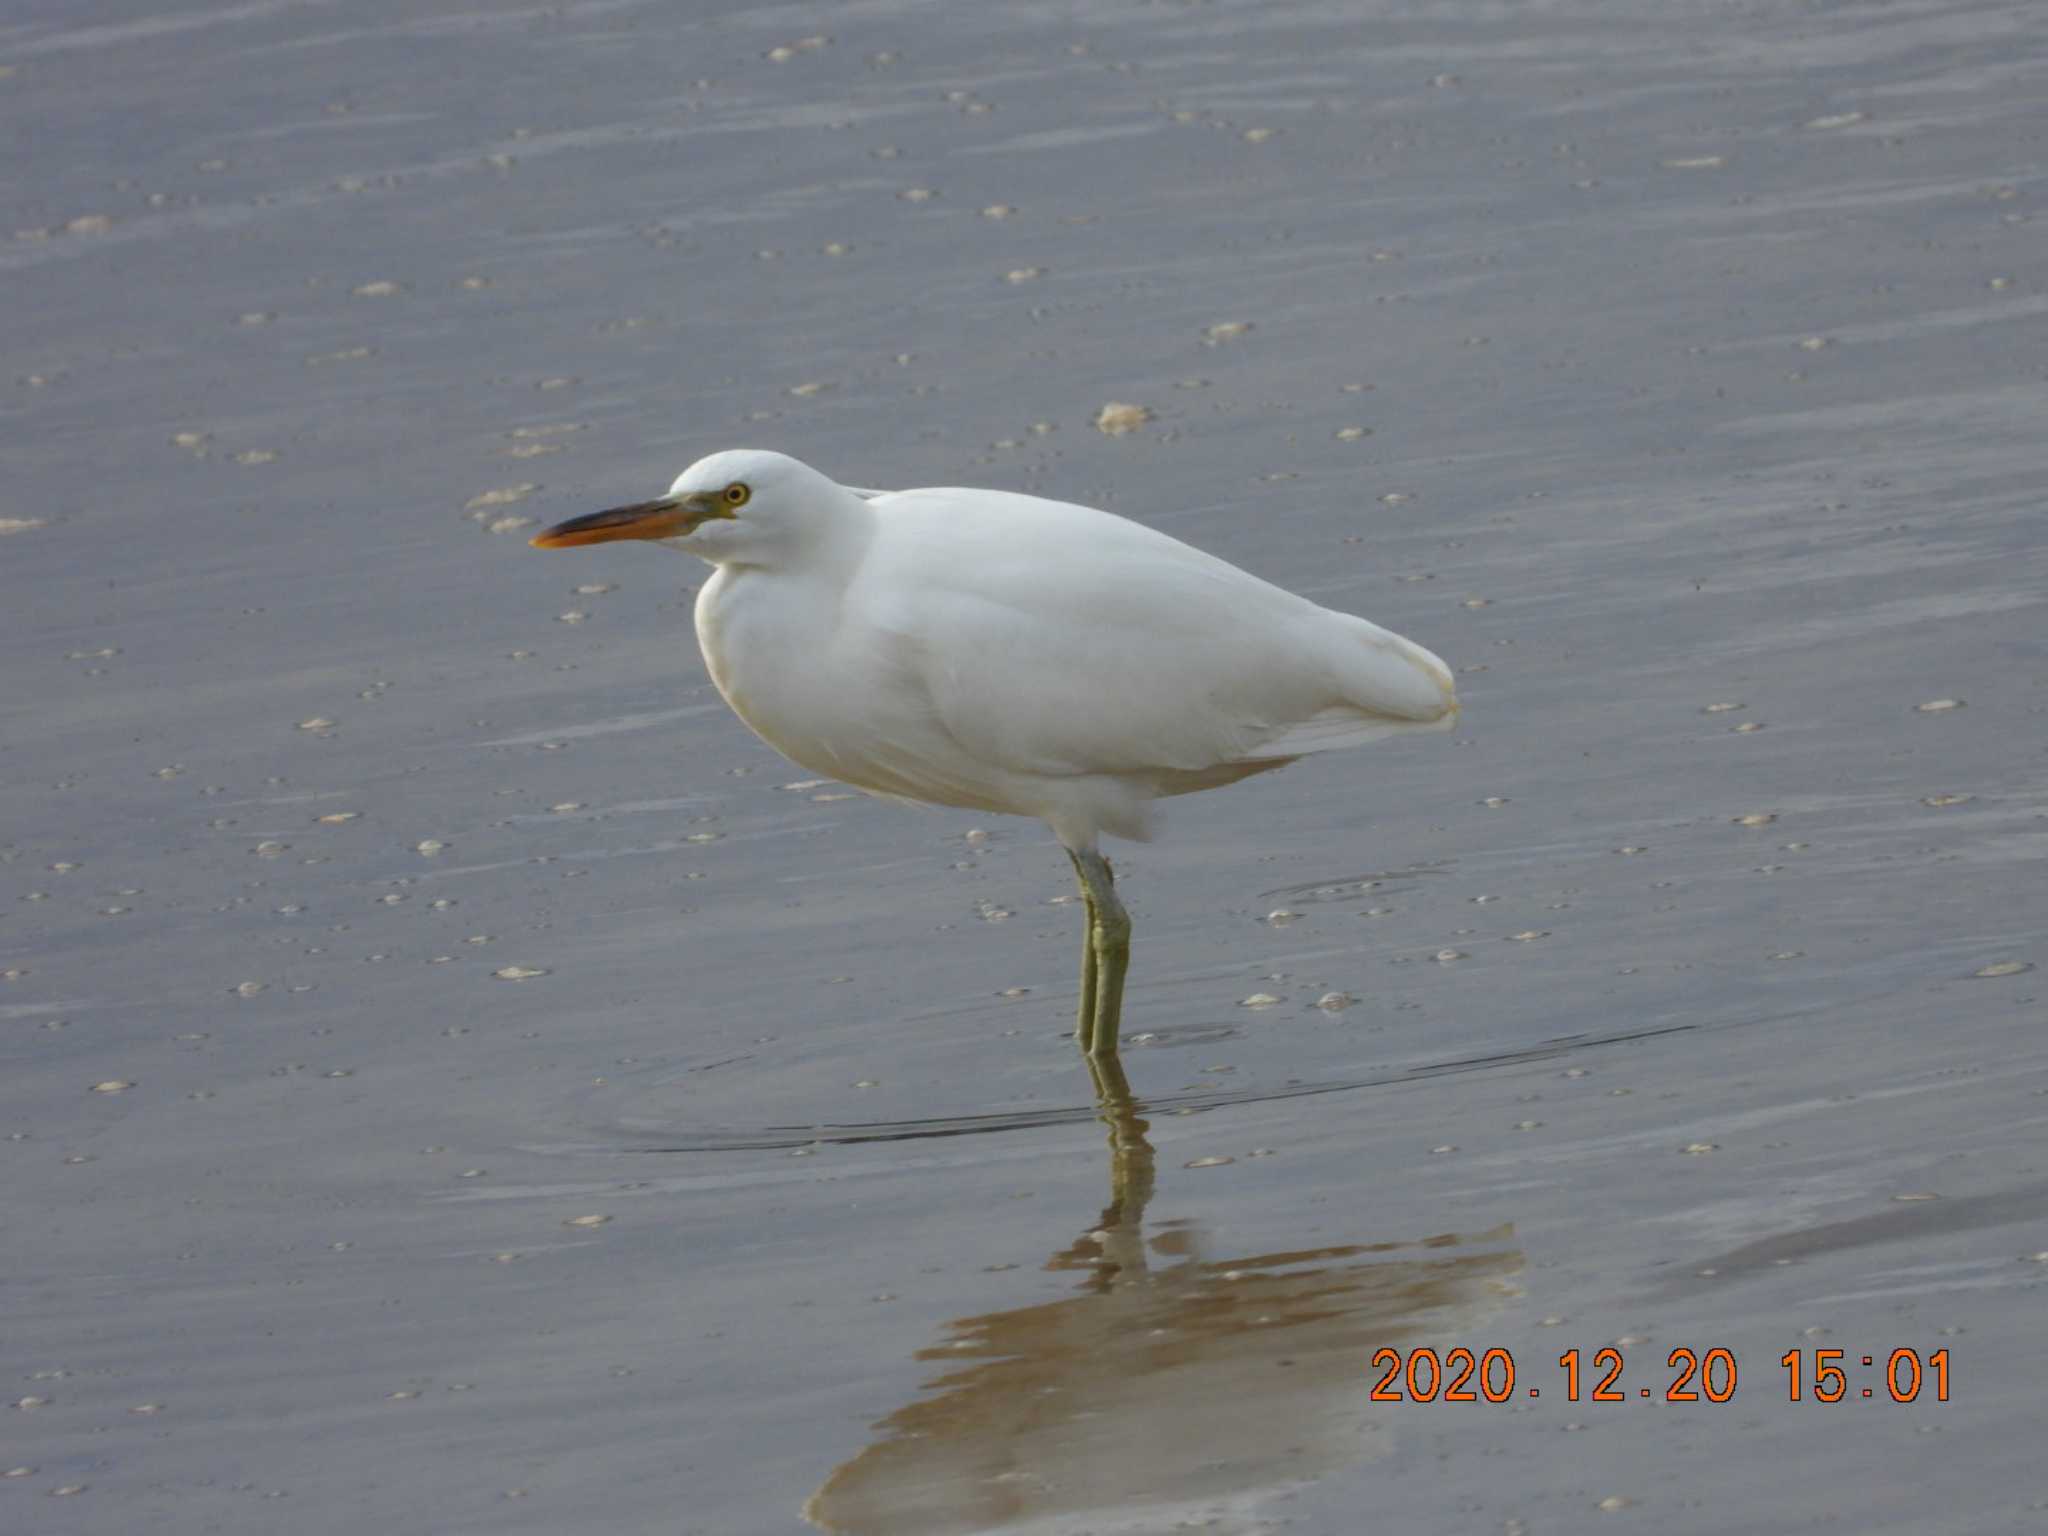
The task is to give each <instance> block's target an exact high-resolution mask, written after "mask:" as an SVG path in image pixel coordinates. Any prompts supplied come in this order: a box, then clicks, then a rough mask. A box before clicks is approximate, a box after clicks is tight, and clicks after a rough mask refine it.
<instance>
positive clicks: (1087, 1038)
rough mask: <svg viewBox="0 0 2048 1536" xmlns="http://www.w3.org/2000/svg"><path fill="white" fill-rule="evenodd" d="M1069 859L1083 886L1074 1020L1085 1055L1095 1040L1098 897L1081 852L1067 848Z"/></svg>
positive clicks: (1082, 1051)
mask: <svg viewBox="0 0 2048 1536" xmlns="http://www.w3.org/2000/svg"><path fill="white" fill-rule="evenodd" d="M1067 858H1068V859H1069V860H1071V861H1072V863H1073V866H1074V879H1075V881H1076V883H1078V884H1079V885H1080V887H1081V1012H1080V1016H1079V1017H1078V1018H1077V1019H1076V1020H1075V1021H1074V1043H1075V1044H1076V1045H1078V1046H1080V1047H1081V1054H1082V1055H1084V1056H1085V1055H1087V1054H1088V1048H1089V1047H1090V1046H1091V1045H1093V1044H1094V1043H1095V897H1094V895H1093V894H1092V893H1091V892H1090V891H1089V889H1088V877H1087V876H1086V875H1084V874H1083V873H1081V857H1080V855H1079V854H1077V853H1075V852H1074V851H1073V850H1072V849H1068V850H1067Z"/></svg>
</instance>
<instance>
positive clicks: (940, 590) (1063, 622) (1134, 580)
mask: <svg viewBox="0 0 2048 1536" xmlns="http://www.w3.org/2000/svg"><path fill="white" fill-rule="evenodd" d="M942 498H954V499H953V500H951V501H946V500H943V499H942ZM984 498H986V499H984ZM1019 503H1021V504H1022V505H1018V504H1019ZM899 511H900V512H903V513H905V514H907V515H904V516H903V517H901V519H900V520H899V519H898V517H897V516H896V513H898V512H899ZM883 528H884V530H885V531H884V535H883V537H881V538H880V539H879V540H878V542H877V546H876V549H875V551H874V552H873V553H871V555H870V556H869V562H868V568H866V569H864V570H863V573H862V578H861V580H860V581H859V582H857V584H856V590H855V594H854V595H855V599H856V600H855V602H854V604H853V605H852V610H851V611H853V612H854V613H855V614H857V615H858V616H859V618H860V620H861V621H862V622H864V623H867V624H870V625H872V626H873V628H874V630H875V631H876V632H878V633H882V634H886V635H887V636H888V637H889V643H890V644H891V645H892V646H893V647H895V648H896V649H897V650H898V653H899V654H900V655H901V657H902V658H903V669H904V672H905V673H906V674H907V675H910V676H914V677H915V678H916V680H917V683H918V686H919V687H920V688H921V689H922V691H923V693H924V695H925V697H926V699H927V700H928V707H929V709H930V710H931V712H932V714H933V715H934V716H935V718H936V720H937V722H938V723H939V724H940V725H942V726H943V728H944V730H945V731H946V733H947V734H948V736H950V737H951V738H952V739H953V740H954V741H956V742H958V743H959V745H960V746H961V747H962V749H963V750H965V751H966V752H968V753H971V754H972V755H973V756H974V758H975V759H977V760H978V761H981V762H984V763H988V764H990V765H992V766H995V767H999V768H1002V769H1004V770H1006V771H1009V772H1014V773H1031V774H1045V775H1069V774H1124V775H1154V776H1160V775H1166V776H1173V775H1187V774H1198V775H1199V774H1203V773H1205V772H1206V771H1207V770H1210V769H1214V768H1216V767H1218V766H1219V765H1223V764H1232V763H1246V762H1252V761H1257V760H1262V759H1271V758H1284V757H1294V756H1299V755H1301V754H1303V753H1306V752H1315V751H1323V750H1327V749H1329V748H1331V747H1338V746H1349V745H1352V744H1354V743H1356V742H1358V741H1363V740H1371V739H1373V738H1375V737H1376V736H1380V735H1386V734H1389V733H1391V732H1393V731H1398V730H1403V729H1414V728H1416V727H1417V726H1419V725H1427V724H1434V723H1437V722H1439V721H1445V722H1446V723H1447V719H1448V715H1449V713H1450V711H1451V709H1452V708H1453V707H1454V706H1453V704H1452V703H1451V702H1449V701H1450V699H1451V695H1450V692H1449V673H1448V671H1445V670H1443V668H1442V664H1441V663H1440V662H1437V661H1436V659H1435V658H1434V657H1432V656H1430V655H1429V653H1428V652H1426V651H1423V650H1422V649H1421V648H1420V647H1419V646H1414V645H1411V644H1410V643H1409V642H1407V641H1404V640H1402V639H1401V638H1400V637H1399V636H1396V635H1392V634H1390V633H1388V632H1387V631H1385V630H1382V629H1379V628H1378V627H1377V626H1375V625H1372V624H1368V623H1366V621H1364V620H1362V619H1355V618H1352V617H1351V616H1349V615H1346V614H1337V613H1332V612H1330V611H1329V610H1327V609H1323V608H1319V607H1317V606H1316V605H1315V604H1313V603H1311V602H1309V601H1308V600H1307V599H1305V598H1301V597H1297V596H1295V595H1294V594H1292V593H1289V592H1286V591H1283V590H1282V589H1280V588H1278V587H1275V586H1272V585H1271V584H1269V583H1267V582H1264V581H1261V580H1259V579H1258V578H1257V577H1254V576H1252V575H1250V574H1249V573H1247V572H1245V571H1241V570H1239V569H1237V568H1236V567H1234V566H1231V565H1228V564H1226V563H1225V562H1223V561H1221V560H1217V559H1215V558H1214V557H1212V556H1209V555H1206V554H1203V553H1202V552H1201V551H1199V550H1196V549H1193V548H1191V547H1190V546H1188V545H1185V544H1182V543H1180V542H1179V541H1178V540H1176V539H1172V538H1169V537H1167V536H1166V535H1164V534H1159V533H1156V532H1154V531H1152V530H1150V529H1147V528H1145V527H1143V526H1142V525H1140V524H1137V523H1133V522H1130V521H1129V520H1127V519H1123V518H1118V517H1114V516H1112V515H1111V514H1108V513H1102V512H1096V511H1093V510H1091V509H1088V508H1083V507H1070V506H1067V505H1066V504H1064V503H1057V502H1044V501H1039V500H1037V499H1035V498H1028V497H1008V496H1002V495H1000V494H999V493H993V492H914V493H906V494H905V495H902V496H899V497H894V498H890V500H889V501H888V502H887V503H885V504H884V518H883ZM1428 663H1434V665H1435V668H1436V671H1437V673H1438V674H1440V678H1441V681H1440V682H1439V681H1438V680H1436V679H1435V678H1432V677H1431V676H1430V675H1429V670H1428V665H1427V664H1428ZM1219 782H1220V781H1219Z"/></svg>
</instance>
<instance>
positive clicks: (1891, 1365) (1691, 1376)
mask: <svg viewBox="0 0 2048 1536" xmlns="http://www.w3.org/2000/svg"><path fill="white" fill-rule="evenodd" d="M1778 1366H1779V1368H1780V1369H1781V1370H1783V1371H1784V1372H1785V1385H1786V1396H1787V1398H1788V1399H1789V1400H1790V1401H1792V1402H1795V1403H1803V1402H1817V1403H1839V1402H1842V1401H1844V1400H1859V1399H1860V1400H1863V1401H1872V1402H1874V1401H1879V1400H1883V1399H1888V1400H1890V1401H1891V1402H1894V1403H1912V1402H1917V1401H1919V1400H1920V1399H1921V1397H1922V1396H1930V1397H1932V1398H1933V1399H1934V1401H1936V1402H1939V1403H1945V1402H1947V1401H1948V1390H1949V1382H1948V1368H1949V1353H1948V1351H1947V1350H1946V1349H1937V1350H1935V1351H1934V1352H1933V1353H1932V1354H1929V1355H1927V1356H1925V1357H1924V1358H1923V1357H1922V1355H1921V1353H1920V1351H1918V1350H1917V1349H1894V1350H1892V1351H1891V1352H1890V1354H1889V1355H1887V1356H1883V1357H1880V1356H1878V1355H1875V1354H1869V1355H1865V1354H1857V1355H1854V1356H1851V1354H1850V1353H1849V1351H1847V1350H1841V1349H1788V1350H1786V1351H1785V1353H1784V1354H1783V1355H1782V1356H1780V1357H1779V1360H1778ZM1557 1368H1558V1371H1559V1372H1560V1373H1561V1379H1558V1380H1556V1381H1555V1384H1554V1385H1553V1387H1552V1391H1553V1393H1554V1394H1555V1395H1556V1396H1557V1397H1561V1398H1563V1399H1564V1401H1566V1402H1568V1403H1579V1402H1591V1403H1626V1402H1630V1401H1644V1400H1656V1401H1661V1402H1666V1403H1699V1402H1707V1403H1725V1402H1729V1401H1731V1400H1733V1398H1734V1396H1735V1389H1736V1386H1737V1385H1738V1383H1739V1382H1740V1380H1741V1372H1740V1371H1739V1369H1738V1368H1737V1366H1736V1362H1735V1353H1734V1351H1732V1350H1728V1349H1718V1348H1717V1349H1706V1350H1698V1349H1689V1348H1686V1347H1685V1346H1683V1345H1681V1346H1680V1347H1679V1348H1677V1349H1674V1350H1672V1351H1671V1352H1670V1354H1669V1355H1667V1356H1666V1357H1665V1360H1664V1368H1665V1371H1666V1372H1669V1373H1670V1374H1669V1375H1668V1376H1665V1375H1660V1376H1659V1377H1658V1378H1657V1380H1656V1381H1655V1382H1654V1383H1653V1384H1652V1385H1651V1386H1643V1385H1641V1384H1640V1383H1631V1382H1628V1381H1626V1380H1625V1379H1624V1378H1625V1377H1626V1375H1627V1371H1628V1361H1627V1359H1626V1357H1625V1356H1624V1355H1623V1354H1622V1352H1621V1351H1620V1350H1619V1349H1617V1348H1615V1347H1613V1346H1612V1345H1609V1346H1607V1347H1606V1348H1603V1349H1599V1350H1595V1351H1594V1352H1593V1354H1592V1355H1591V1356H1590V1357H1586V1356H1582V1354H1581V1352H1580V1351H1579V1350H1576V1349H1568V1350H1566V1351H1565V1352H1564V1353H1563V1354H1561V1355H1559V1356H1558V1357H1557ZM1372 1371H1373V1373H1376V1379H1375V1380H1374V1382H1373V1384H1372V1392H1371V1400H1372V1401H1373V1402H1375V1403H1480V1402H1485V1403H1505V1402H1509V1401H1512V1400H1513V1399H1515V1398H1516V1397H1527V1398H1540V1397H1542V1396H1543V1395H1544V1391H1543V1388H1542V1387H1541V1386H1539V1385H1533V1384H1529V1383H1523V1384H1522V1385H1521V1386H1520V1388H1519V1390H1518V1388H1517V1382H1518V1381H1520V1379H1521V1376H1522V1372H1521V1371H1520V1370H1519V1369H1518V1368H1517V1366H1516V1364H1515V1356H1514V1351H1512V1350H1509V1349H1502V1348H1499V1347H1495V1348H1493V1349H1488V1350H1483V1351H1481V1352H1479V1353H1476V1354H1475V1353H1474V1352H1473V1351H1472V1350H1470V1349H1467V1348H1465V1347H1463V1346H1462V1345H1461V1346H1459V1347H1458V1348H1455V1349H1450V1350H1446V1351H1443V1352H1442V1353H1439V1352H1438V1351H1437V1350H1435V1349H1432V1348H1430V1347H1429V1346H1427V1345H1420V1346H1417V1347H1416V1348H1414V1349H1408V1350H1399V1349H1393V1348H1384V1349H1380V1350H1378V1351H1376V1352H1375V1353H1374V1355H1373V1357H1372ZM1859 1371H1860V1372H1862V1373H1864V1374H1862V1375H1857V1374H1854V1373H1857V1372H1859ZM1866 1383H1867V1384H1866ZM1631 1389H1633V1390H1631Z"/></svg>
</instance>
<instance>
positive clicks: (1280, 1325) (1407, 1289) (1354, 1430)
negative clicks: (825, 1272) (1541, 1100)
mask: <svg viewBox="0 0 2048 1536" xmlns="http://www.w3.org/2000/svg"><path fill="white" fill-rule="evenodd" d="M1091 1065H1092V1066H1093V1068H1094V1070H1095V1072H1096V1085H1097V1088H1098V1089H1099V1090H1100V1092H1101V1115H1102V1120H1103V1122H1104V1124H1105V1125H1107V1127H1108V1129H1109V1152H1110V1202H1109V1204H1108V1206H1107V1207H1105V1208H1104V1210H1103V1212H1102V1216H1101V1219H1100V1220H1099V1221H1098V1222H1096V1223H1095V1224H1094V1225H1093V1226H1091V1227H1090V1228H1089V1229H1088V1230H1087V1231H1085V1232H1083V1233H1082V1234H1081V1235H1080V1236H1079V1237H1078V1238H1076V1239H1075V1240H1074V1241H1073V1242H1072V1243H1070V1244H1068V1245H1066V1246H1064V1247H1062V1248H1060V1249H1058V1250H1056V1251H1055V1252H1054V1253H1053V1255H1052V1257H1051V1258H1050V1259H1049V1260H1048V1261H1047V1262H1046V1264H1045V1266H1044V1267H1045V1268H1046V1269H1047V1270H1049V1271H1061V1272H1078V1273H1079V1274H1081V1275H1082V1276H1083V1279H1082V1282H1081V1284H1080V1286H1079V1287H1078V1290H1077V1293H1076V1294H1074V1295H1071V1296H1067V1297H1064V1298H1062V1299H1060V1300H1057V1301H1049V1302H1042V1303H1039V1304H1038V1305H1035V1306H1028V1307H1019V1308H1016V1309H1014V1310H1012V1311H1007V1312H990V1313H985V1314H982V1315H980V1316H976V1317H963V1318H958V1319H955V1320H954V1321H953V1322H951V1323H949V1324H947V1325H946V1331H945V1335H946V1336H945V1338H944V1339H943V1340H942V1342H940V1343H938V1344H936V1345H933V1346H932V1347H930V1348H927V1349H924V1350H920V1351H919V1352H918V1358H919V1359H920V1360H930V1361H935V1362H943V1363H944V1365H945V1367H946V1369H945V1370H944V1371H943V1372H942V1373H941V1374H940V1375H938V1376H937V1377H935V1378H934V1379H933V1380H932V1381H930V1382H929V1383H927V1386H928V1388H929V1389H930V1391H931V1392H932V1393H933V1394H934V1395H932V1396H928V1397H925V1398H923V1399H921V1400H919V1401H917V1402H914V1403H911V1404H908V1405H906V1406H905V1407H902V1408H899V1409H898V1410H897V1411H896V1412H894V1413H892V1414H890V1415H889V1417H887V1418H886V1419H883V1420H882V1421H881V1422H880V1423H879V1424H877V1425H876V1426H875V1428H876V1429H877V1430H878V1431H879V1432H880V1433H879V1437H878V1438H877V1439H876V1440H875V1441H874V1443H873V1444H871V1445H869V1446H868V1447H867V1448H866V1449H865V1450H863V1451H861V1452H860V1454H859V1455H857V1456H855V1457H854V1458H853V1459H852V1460H850V1461H848V1462H846V1463H845V1464H843V1465H842V1466H840V1467H839V1468H838V1469H837V1470H835V1471H834V1472H833V1473H832V1475H831V1476H830V1477H828V1478H827V1479H826V1480H825V1484H824V1486H823V1487H821V1488H820V1489H819V1490H818V1491H817V1492H816V1493H814V1494H813V1495H812V1496H811V1498H810V1500H809V1502H808V1503H807V1504H806V1505H805V1506H804V1514H805V1517H806V1518H807V1519H809V1520H810V1521H811V1523H812V1524H814V1525H816V1526H819V1527H821V1528H823V1529H825V1530H828V1531H837V1532H844V1533H848V1536H869V1533H874V1536H883V1533H886V1536H936V1533H940V1532H968V1531H982V1530H990V1529H995V1528H999V1527H1001V1528H1008V1527H1011V1526H1016V1525H1022V1524H1027V1523H1029V1522H1032V1521H1035V1520H1040V1519H1045V1518H1049V1517H1055V1516H1064V1515H1072V1514H1076V1513H1080V1512H1084V1511H1087V1512H1093V1513H1095V1514H1098V1515H1107V1514H1109V1513H1111V1512H1113V1511H1126V1512H1136V1511H1139V1510H1141V1509H1144V1508H1147V1507H1150V1508H1151V1509H1153V1510H1154V1511H1156V1512H1157V1513H1159V1514H1161V1515H1166V1514H1169V1513H1173V1514H1178V1515H1180V1516H1182V1517H1192V1516H1194V1515H1197V1514H1200V1513H1202V1512H1203V1511H1205V1510H1209V1509H1212V1508H1213V1507H1215V1506H1217V1505H1219V1504H1222V1503H1225V1502H1226V1501H1228V1502H1234V1501H1235V1500H1237V1499H1238V1498H1239V1497H1241V1496H1243V1495H1247V1494H1252V1493H1256V1492H1257V1491H1259V1490H1263V1489H1272V1488H1276V1487H1280V1486H1283V1485H1287V1484H1296V1483H1300V1482H1303V1481H1306V1480H1308V1479H1310V1478H1313V1477H1316V1476H1318V1475H1321V1474H1322V1473H1325V1472H1327V1471H1329V1470H1331V1469H1333V1468H1336V1467H1339V1466H1343V1465H1345V1464H1347V1463H1351V1462H1355V1461H1358V1460H1361V1459H1364V1458H1367V1457H1370V1456H1373V1455H1375V1454H1378V1452H1379V1438H1380V1434H1381V1421H1378V1420H1377V1419H1376V1416H1375V1415H1372V1414H1369V1413H1368V1412H1367V1408H1368V1406H1369V1405H1368V1403H1367V1396H1366V1394H1367V1389H1368V1387H1369V1386H1370V1382H1371V1376H1370V1373H1369V1371H1368V1369H1367V1367H1368V1364H1369V1362H1370V1361H1371V1359H1372V1354H1373V1351H1374V1350H1376V1349H1378V1348H1379V1347H1380V1346H1382V1345H1387V1344H1392V1345H1395V1346H1397V1347H1403V1346H1405V1344H1407V1343H1410V1342H1413V1343H1425V1342H1427V1343H1434V1344H1439V1345H1441V1344H1443V1343H1444V1341H1445V1340H1447V1339H1448V1340H1452V1341H1453V1342H1455V1341H1456V1338H1457V1337H1458V1336H1460V1335H1464V1334H1469V1331H1470V1328H1471V1326H1472V1325H1473V1324H1474V1323H1477V1322H1479V1321H1481V1320H1482V1319H1483V1318H1484V1317H1486V1316H1487V1315H1488V1314H1490V1313H1491V1312H1492V1311H1494V1310H1495V1309H1496V1308H1497V1307H1498V1306H1499V1304H1500V1303H1501V1301H1502V1300H1503V1299H1504V1298H1506V1297H1508V1296H1512V1295H1515V1294H1518V1292H1517V1288H1516V1287H1515V1286H1514V1285H1513V1283H1512V1282H1511V1281H1510V1279H1509V1278H1508V1277H1510V1276H1512V1275H1514V1274H1515V1273H1517V1272H1518V1271H1519V1270H1520V1269H1521V1267H1522V1255H1521V1252H1520V1250H1519V1249H1517V1248H1515V1247H1514V1246H1513V1238H1514V1228H1513V1226H1512V1224H1509V1225H1503V1226H1501V1227H1498V1228H1496V1229H1494V1230H1492V1231H1488V1232H1482V1233H1476V1234H1470V1235H1458V1234H1444V1235H1440V1236H1434V1237H1426V1238H1422V1239H1418V1240H1412V1241H1402V1242H1376V1243H1346V1244H1341V1245H1333V1246H1327V1247H1317V1248H1304V1249H1299V1250H1295V1251H1290V1252H1282V1253H1268V1254H1258V1255H1251V1256H1244V1257H1235V1258H1229V1259H1209V1258H1205V1257H1203V1252H1202V1250H1203V1239H1202V1235H1201V1233H1200V1232H1199V1231H1198V1229H1197V1228H1196V1227H1195V1226H1194V1225H1193V1224H1192V1223H1189V1222H1181V1221H1168V1222H1161V1223H1157V1224H1155V1228H1154V1230H1153V1231H1152V1233H1151V1234H1150V1235H1149V1236H1148V1235H1147V1234H1146V1231H1145V1210H1146V1206H1147V1204H1148V1203H1149V1202H1150V1200H1151V1198H1152V1192H1153V1183H1154V1159H1153V1151H1152V1145H1151V1143H1150V1142H1149V1141H1148V1140H1146V1137H1145V1131H1146V1122H1145V1121H1144V1120H1143V1119H1141V1118H1140V1117H1139V1115H1138V1107H1137V1106H1136V1105H1135V1104H1134V1103H1133V1101H1132V1099H1131V1096H1130V1091H1129V1089H1128V1087H1127V1086H1126V1085H1125V1083H1124V1080H1123V1071H1122V1068H1121V1067H1120V1066H1119V1065H1118V1063H1117V1062H1116V1061H1115V1060H1113V1059H1112V1060H1109V1061H1104V1062H1095V1063H1092V1064H1091Z"/></svg>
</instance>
